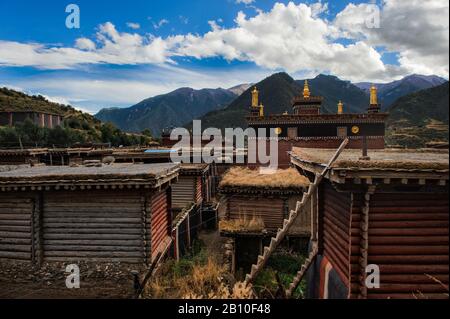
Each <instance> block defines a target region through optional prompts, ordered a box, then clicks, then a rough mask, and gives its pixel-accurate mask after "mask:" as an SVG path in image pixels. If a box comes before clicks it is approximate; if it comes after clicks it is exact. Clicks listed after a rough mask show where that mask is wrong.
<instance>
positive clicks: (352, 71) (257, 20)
mask: <svg viewBox="0 0 450 319" xmlns="http://www.w3.org/2000/svg"><path fill="white" fill-rule="evenodd" d="M325 7H326V6H325V5H321V6H320V8H319V7H316V8H315V10H316V11H315V12H313V9H312V8H311V7H310V6H307V5H305V4H299V5H295V4H294V3H292V2H291V3H289V4H288V5H284V4H281V3H277V4H275V5H274V7H273V9H272V10H271V11H269V12H266V13H260V14H258V15H256V16H255V17H251V18H247V16H246V15H245V14H244V13H243V12H239V14H238V16H237V17H236V19H235V22H236V27H234V28H229V29H223V28H219V27H218V26H217V25H216V24H212V30H211V31H210V32H208V33H206V34H205V35H203V36H197V35H187V36H186V37H185V40H184V41H183V42H182V43H181V47H180V49H179V50H178V52H179V53H181V54H182V55H187V56H194V57H196V58H199V59H201V58H207V57H214V56H222V57H224V58H225V59H227V60H235V59H237V60H242V61H253V62H255V63H256V64H257V65H259V66H262V67H266V68H270V69H283V70H286V71H288V72H297V71H300V70H305V69H309V70H320V71H322V72H331V73H332V74H335V75H338V76H340V77H342V78H345V79H349V80H355V81H360V80H363V79H367V78H368V77H369V78H371V79H376V80H382V79H383V78H384V77H385V76H386V75H387V76H390V75H391V74H389V72H388V71H390V70H389V69H388V68H387V67H386V66H385V65H384V64H383V62H382V61H381V55H380V54H379V53H378V52H377V51H376V50H375V49H374V48H372V47H371V46H369V45H367V44H366V43H365V42H363V41H359V42H356V43H355V44H351V45H346V46H345V45H342V44H339V43H334V42H331V41H330V40H329V38H330V36H331V35H332V33H333V28H332V27H331V26H330V25H329V24H328V23H327V22H326V21H325V20H322V19H320V18H318V17H317V14H318V13H319V12H324V11H323V10H325V9H326V8H325Z"/></svg>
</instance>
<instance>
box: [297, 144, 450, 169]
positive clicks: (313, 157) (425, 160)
mask: <svg viewBox="0 0 450 319" xmlns="http://www.w3.org/2000/svg"><path fill="white" fill-rule="evenodd" d="M335 152H336V150H335V149H311V148H297V147H294V149H293V154H294V156H295V157H297V158H298V159H299V160H304V161H309V162H312V163H316V164H326V163H327V162H328V161H329V160H330V158H331V157H332V156H333V154H334V153H335ZM361 155H362V154H361V150H360V149H345V150H344V151H343V152H342V154H341V155H340V156H339V158H338V160H337V161H336V162H335V163H334V165H333V167H335V168H358V169H360V168H365V169H386V170H387V169H399V170H405V169H406V170H448V168H449V162H448V161H449V153H448V150H434V149H388V148H387V149H380V150H368V155H369V157H370V160H367V161H364V160H360V157H361Z"/></svg>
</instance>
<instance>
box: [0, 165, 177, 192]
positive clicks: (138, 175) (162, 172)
mask: <svg viewBox="0 0 450 319" xmlns="http://www.w3.org/2000/svg"><path fill="white" fill-rule="evenodd" d="M178 171H179V165H177V164H172V163H161V164H112V165H102V166H101V167H86V166H75V167H68V166H38V167H31V168H20V169H16V170H12V171H7V172H0V187H2V188H4V187H7V188H14V187H20V186H26V185H41V186H42V185H44V186H45V185H68V186H72V185H73V186H75V185H108V184H117V185H120V184H128V185H140V184H142V185H148V186H152V187H157V186H158V185H160V184H161V183H164V182H165V181H169V180H171V179H173V178H175V177H176V176H178Z"/></svg>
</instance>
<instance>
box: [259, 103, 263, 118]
mask: <svg viewBox="0 0 450 319" xmlns="http://www.w3.org/2000/svg"><path fill="white" fill-rule="evenodd" d="M259 116H260V117H264V105H263V104H262V103H261V104H260V105H259Z"/></svg>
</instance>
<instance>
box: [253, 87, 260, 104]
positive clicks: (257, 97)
mask: <svg viewBox="0 0 450 319" xmlns="http://www.w3.org/2000/svg"><path fill="white" fill-rule="evenodd" d="M258 99H259V92H258V89H257V88H256V86H255V87H254V88H253V91H252V107H258Z"/></svg>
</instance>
